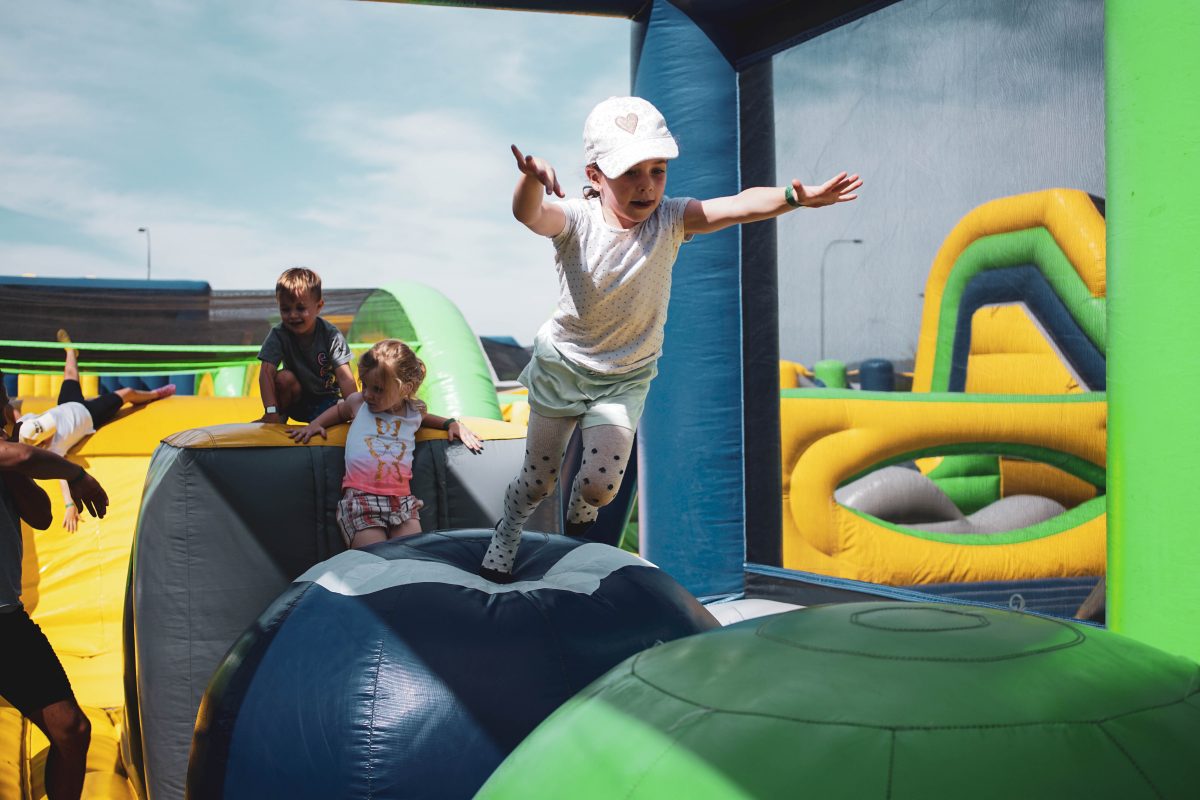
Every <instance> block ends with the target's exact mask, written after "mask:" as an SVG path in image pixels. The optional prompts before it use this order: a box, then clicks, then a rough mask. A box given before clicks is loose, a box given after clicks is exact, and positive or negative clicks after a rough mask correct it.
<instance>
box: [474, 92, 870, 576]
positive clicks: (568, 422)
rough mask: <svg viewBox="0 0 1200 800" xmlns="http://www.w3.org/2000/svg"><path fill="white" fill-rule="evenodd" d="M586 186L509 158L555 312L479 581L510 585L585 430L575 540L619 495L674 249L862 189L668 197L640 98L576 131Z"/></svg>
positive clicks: (540, 347)
mask: <svg viewBox="0 0 1200 800" xmlns="http://www.w3.org/2000/svg"><path fill="white" fill-rule="evenodd" d="M583 145H584V163H585V164H586V172H587V178H588V182H589V185H588V186H587V187H586V188H585V189H584V196H583V198H582V199H573V200H567V201H566V202H557V201H554V200H546V199H544V198H543V196H544V195H550V194H554V195H557V196H558V197H565V195H564V194H563V191H562V188H561V187H560V186H559V183H558V179H557V177H556V176H555V172H554V169H553V167H551V166H550V164H548V163H547V162H546V161H544V160H542V159H540V158H535V157H533V156H526V155H522V153H521V151H520V150H518V149H517V147H516V146H515V145H514V146H513V148H512V152H513V156H514V157H515V158H516V160H517V169H518V171H519V172H520V173H521V176H520V178H518V179H517V188H516V190H515V191H514V193H513V215H514V216H515V217H516V218H517V219H518V220H520V221H521V222H522V223H524V225H525V226H526V227H528V228H529V229H530V230H531V231H533V232H534V233H536V234H539V235H541V236H546V237H548V238H550V240H551V242H552V243H553V245H554V250H555V266H556V267H557V268H558V275H559V300H558V308H557V309H556V310H555V312H554V315H553V316H552V317H551V318H550V320H549V321H547V322H546V324H544V325H543V326H542V328H541V330H539V331H538V334H537V337H536V339H535V340H534V352H533V359H532V360H531V361H530V362H529V365H528V366H526V368H525V370H524V371H523V372H522V373H521V377H520V380H521V382H522V383H523V384H524V385H525V386H527V387H528V388H529V407H530V414H529V433H528V436H527V440H526V443H527V447H528V449H527V451H526V455H525V463H524V465H523V466H522V468H521V473H520V474H519V475H517V477H516V479H515V480H513V482H512V483H511V484H509V487H508V489H507V490H505V496H504V517H503V518H502V519H501V520H500V521H499V523H497V525H496V532H495V535H494V536H493V537H492V541H491V544H490V545H489V547H488V550H487V554H486V555H485V556H484V560H483V569H482V574H483V575H484V576H485V577H487V578H490V579H492V580H494V581H499V582H507V581H510V580H512V578H511V573H512V570H513V566H514V563H515V554H516V549H517V545H518V544H519V542H520V536H521V527H522V526H523V525H524V524H525V521H526V520H527V519H528V518H529V516H530V514H532V513H533V510H534V509H535V508H537V505H538V503H540V502H541V501H542V500H543V499H545V498H546V497H547V496H548V495H549V494H550V492H552V491H553V490H554V486H555V483H556V481H557V476H558V472H559V470H560V469H561V466H562V458H563V452H564V450H565V449H566V444H567V441H568V439H569V438H570V436H571V433H572V431H573V430H574V429H575V426H576V425H579V426H580V427H581V428H582V436H583V463H582V465H581V467H580V470H579V472H578V473H577V475H576V477H575V482H574V484H573V485H572V486H571V499H570V504H569V507H568V511H567V533H568V534H570V535H576V536H578V535H582V534H583V533H584V532H585V531H586V530H587V528H588V527H589V526H590V525H591V524H592V523H593V522H595V520H596V516H597V513H598V511H599V509H600V507H601V506H604V505H606V504H607V503H609V502H610V501H611V500H612V499H613V497H615V496H616V493H617V490H618V489H620V487H621V479H622V476H623V475H624V474H625V468H626V465H627V463H628V460H629V453H630V450H631V448H632V445H633V432H634V430H635V429H636V428H637V423H638V418H639V417H640V416H641V413H642V406H643V404H644V403H645V399H646V393H647V392H648V391H649V388H650V381H651V380H652V379H653V378H654V376H655V374H657V367H656V362H657V361H658V357H659V355H660V354H661V352H662V341H663V326H664V324H665V323H666V317H667V300H668V298H669V296H670V288H671V267H672V265H673V264H674V263H675V257H676V254H677V253H678V251H679V247H680V245H682V244H683V243H684V242H685V241H688V240H689V239H690V238H691V237H692V236H693V235H695V234H697V233H711V232H713V231H719V230H721V229H722V228H727V227H729V226H730V225H738V224H741V223H744V222H756V221H758V220H764V219H770V218H772V217H776V216H779V215H780V214H783V213H785V212H787V211H791V210H793V209H796V208H801V207H807V208H815V207H818V206H826V205H831V204H833V203H842V202H846V201H849V200H854V199H855V198H856V197H857V195H856V194H854V192H855V190H857V189H858V188H859V187H860V186H862V181H861V180H859V178H858V176H857V175H847V174H846V173H844V172H843V173H840V174H839V175H836V176H834V177H833V178H830V179H829V180H828V181H826V182H825V183H823V184H821V185H820V186H814V187H809V186H805V185H803V184H802V183H800V181H798V180H793V181H792V182H791V183H790V184H788V185H787V186H782V187H756V188H752V189H746V190H745V191H743V192H741V193H740V194H737V195H734V196H731V197H718V198H714V199H712V200H695V199H691V198H686V197H681V198H672V197H667V196H666V195H665V193H664V189H665V188H666V183H667V161H668V160H670V159H672V158H675V157H676V156H678V155H679V148H678V147H677V146H676V144H675V139H674V137H673V136H672V135H671V132H670V131H669V130H668V129H667V123H666V120H664V119H663V116H662V114H660V113H659V112H658V109H656V108H655V107H654V106H653V105H651V104H650V103H648V102H647V101H645V100H643V99H641V98H638V97H610V98H609V99H607V100H605V101H604V102H602V103H600V104H599V105H597V106H596V107H595V108H594V109H593V110H592V112H591V114H589V115H588V118H587V122H586V123H585V124H584V128H583Z"/></svg>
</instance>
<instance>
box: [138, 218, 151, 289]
mask: <svg viewBox="0 0 1200 800" xmlns="http://www.w3.org/2000/svg"><path fill="white" fill-rule="evenodd" d="M138 233H144V234H146V280H150V229H149V228H138Z"/></svg>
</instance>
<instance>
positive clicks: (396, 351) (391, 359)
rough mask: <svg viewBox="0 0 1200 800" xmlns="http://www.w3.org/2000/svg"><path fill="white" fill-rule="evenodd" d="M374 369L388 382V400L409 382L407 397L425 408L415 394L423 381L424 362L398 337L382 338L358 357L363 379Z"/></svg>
mask: <svg viewBox="0 0 1200 800" xmlns="http://www.w3.org/2000/svg"><path fill="white" fill-rule="evenodd" d="M376 369H377V370H379V371H380V377H381V378H383V379H384V381H385V382H386V384H387V385H388V389H389V392H388V397H389V399H391V400H395V399H396V398H397V397H398V396H399V394H400V391H401V386H402V385H403V384H405V383H407V384H411V385H412V391H411V392H410V393H409V398H410V399H411V400H413V401H414V402H416V403H417V404H418V405H419V407H420V408H422V409H424V403H421V402H420V401H418V400H417V399H416V396H417V390H418V389H420V388H421V383H422V382H423V381H424V380H425V362H423V361H422V360H421V359H419V358H417V354H416V353H414V352H413V350H412V348H411V347H409V346H408V345H406V344H405V343H404V342H402V341H400V340H399V339H383V340H382V341H378V342H376V343H375V344H373V345H371V349H370V350H368V351H367V352H365V353H363V354H362V355H361V356H359V358H358V376H359V378H362V377H363V376H365V375H366V374H367V373H368V372H370V371H372V370H376Z"/></svg>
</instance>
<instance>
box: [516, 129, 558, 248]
mask: <svg viewBox="0 0 1200 800" xmlns="http://www.w3.org/2000/svg"><path fill="white" fill-rule="evenodd" d="M512 153H513V158H515V159H517V169H518V170H519V171H520V172H521V177H520V178H519V179H518V180H517V188H516V189H514V190H513V202H512V210H513V216H514V217H516V218H517V219H518V220H519V221H520V222H521V223H522V224H523V225H524V226H525V227H527V228H529V230H531V231H533V232H534V233H536V234H538V235H540V236H557V235H558V234H560V233H562V229H563V228H565V227H566V225H567V215H566V214H564V213H563V210H562V209H561V208H559V207H558V205H557V204H556V203H548V202H546V201H545V200H544V199H543V195H550V194H554V195H558V196H559V197H566V195H565V194H563V190H562V187H561V186H559V185H558V178H557V177H556V176H555V174H554V167H552V166H550V163H549V162H547V161H545V160H543V159H540V158H537V157H535V156H526V155H522V154H521V151H520V150H518V149H517V146H516V145H515V144H514V145H513V146H512Z"/></svg>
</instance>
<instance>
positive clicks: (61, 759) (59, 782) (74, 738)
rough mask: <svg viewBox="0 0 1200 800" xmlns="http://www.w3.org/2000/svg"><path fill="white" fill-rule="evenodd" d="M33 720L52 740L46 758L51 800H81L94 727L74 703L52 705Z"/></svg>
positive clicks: (48, 796)
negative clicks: (64, 799)
mask: <svg viewBox="0 0 1200 800" xmlns="http://www.w3.org/2000/svg"><path fill="white" fill-rule="evenodd" d="M30 719H31V720H32V721H33V724H34V725H37V726H38V727H39V728H41V729H42V733H44V734H46V738H47V739H49V740H50V754H49V756H48V757H47V758H46V797H47V798H48V800H60V798H69V800H77V799H78V798H79V796H80V795H81V794H82V793H83V776H84V773H85V772H86V771H87V751H88V743H89V742H90V741H91V737H92V723H91V722H89V721H88V718H87V717H86V716H84V713H83V709H81V708H80V707H79V705H78V704H77V703H76V702H75V701H74V700H60V701H59V702H57V703H51V704H50V705H48V706H46V707H45V708H43V709H41V710H40V711H37V712H36V713H34V714H33V715H31V716H30Z"/></svg>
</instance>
